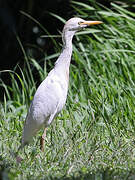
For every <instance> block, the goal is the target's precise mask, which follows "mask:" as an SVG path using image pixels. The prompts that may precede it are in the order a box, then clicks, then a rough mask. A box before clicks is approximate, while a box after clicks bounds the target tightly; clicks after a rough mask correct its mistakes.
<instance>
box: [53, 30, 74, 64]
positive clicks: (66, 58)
mask: <svg viewBox="0 0 135 180" xmlns="http://www.w3.org/2000/svg"><path fill="white" fill-rule="evenodd" d="M73 35H74V33H73V32H72V31H71V32H70V31H63V37H62V40H63V49H62V52H61V54H60V56H59V58H58V59H57V61H56V63H55V66H58V65H59V64H61V65H65V66H66V67H67V66H68V67H69V66H70V61H71V55H72V39H73Z"/></svg>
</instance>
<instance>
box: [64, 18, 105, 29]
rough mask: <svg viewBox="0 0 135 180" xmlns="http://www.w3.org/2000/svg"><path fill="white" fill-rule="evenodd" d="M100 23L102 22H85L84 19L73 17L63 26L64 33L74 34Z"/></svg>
mask: <svg viewBox="0 0 135 180" xmlns="http://www.w3.org/2000/svg"><path fill="white" fill-rule="evenodd" d="M101 23H102V21H85V20H84V19H81V18H76V17H74V18H71V19H69V20H68V21H67V22H66V24H65V26H64V31H72V32H76V31H79V30H81V29H83V28H86V27H88V26H91V25H96V24H101Z"/></svg>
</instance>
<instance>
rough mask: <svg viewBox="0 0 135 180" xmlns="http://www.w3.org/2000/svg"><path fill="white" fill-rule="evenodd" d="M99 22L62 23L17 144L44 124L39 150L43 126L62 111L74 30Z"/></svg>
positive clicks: (79, 20)
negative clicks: (57, 48) (58, 43)
mask: <svg viewBox="0 0 135 180" xmlns="http://www.w3.org/2000/svg"><path fill="white" fill-rule="evenodd" d="M100 23H102V22H101V21H85V20H83V19H81V18H71V19H70V20H68V21H67V22H66V24H65V26H64V29H63V33H62V40H63V49H62V52H61V54H60V56H59V58H58V59H57V61H56V63H55V66H54V68H53V69H52V70H51V71H50V72H49V74H48V76H47V77H46V79H45V80H44V81H43V82H42V83H41V84H40V86H39V87H38V89H37V91H36V93H35V95H34V98H33V101H32V103H31V105H30V108H29V111H28V114H27V117H26V120H25V124H24V129H23V135H22V141H21V146H20V148H19V149H21V148H23V147H24V146H25V145H26V144H28V143H29V142H30V140H31V139H32V138H33V137H34V136H35V135H36V133H37V131H38V130H40V129H41V127H44V128H45V129H44V133H43V135H42V137H41V142H40V145H41V150H42V151H43V147H44V139H45V136H46V128H47V127H48V126H49V125H50V124H51V123H52V121H53V120H54V118H55V117H56V116H57V115H58V113H59V112H60V111H61V110H62V108H63V106H64V105H65V103H66V99H67V92H68V83H69V66H70V61H71V55H72V38H73V36H74V34H75V32H76V31H78V30H81V29H83V28H86V27H87V26H90V25H95V24H100Z"/></svg>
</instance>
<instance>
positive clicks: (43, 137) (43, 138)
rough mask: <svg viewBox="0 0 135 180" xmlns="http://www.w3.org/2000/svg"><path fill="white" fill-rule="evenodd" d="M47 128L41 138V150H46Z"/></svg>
mask: <svg viewBox="0 0 135 180" xmlns="http://www.w3.org/2000/svg"><path fill="white" fill-rule="evenodd" d="M46 130H47V128H45V129H44V133H43V135H42V136H41V139H40V149H41V151H44V142H45V137H46Z"/></svg>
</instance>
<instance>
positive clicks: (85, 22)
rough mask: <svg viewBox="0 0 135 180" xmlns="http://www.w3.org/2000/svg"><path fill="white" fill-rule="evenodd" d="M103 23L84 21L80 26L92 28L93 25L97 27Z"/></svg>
mask: <svg viewBox="0 0 135 180" xmlns="http://www.w3.org/2000/svg"><path fill="white" fill-rule="evenodd" d="M101 23H103V22H102V21H84V22H81V23H80V25H87V26H91V25H96V24H101Z"/></svg>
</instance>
